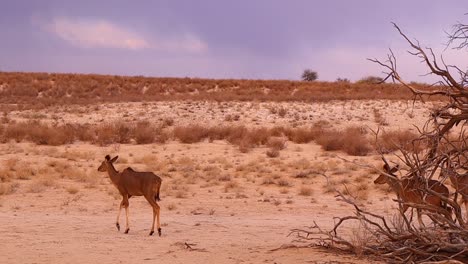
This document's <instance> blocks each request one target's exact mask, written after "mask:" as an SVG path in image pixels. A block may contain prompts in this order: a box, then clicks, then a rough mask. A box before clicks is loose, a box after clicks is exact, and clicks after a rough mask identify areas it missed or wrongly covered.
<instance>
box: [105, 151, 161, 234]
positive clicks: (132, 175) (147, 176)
mask: <svg viewBox="0 0 468 264" xmlns="http://www.w3.org/2000/svg"><path fill="white" fill-rule="evenodd" d="M117 158H118V156H116V157H114V158H112V159H111V158H110V156H109V155H107V156H106V157H105V159H104V161H103V162H102V163H101V166H99V168H98V171H101V172H105V171H107V173H108V174H109V177H110V179H111V181H112V183H113V184H114V186H115V187H116V188H117V190H118V191H119V193H120V194H121V195H122V202H121V203H120V207H119V212H118V214H117V221H116V223H115V225H116V226H117V229H118V230H120V224H119V218H120V212H121V210H122V207H123V208H125V215H126V229H125V234H127V233H128V231H129V230H130V226H129V220H128V206H129V202H128V199H129V198H130V197H132V196H144V197H145V199H146V200H147V201H148V203H149V204H150V205H151V206H152V207H153V225H152V226H151V232H150V233H149V235H150V236H151V235H153V233H154V222H155V220H157V228H158V234H159V236H161V225H160V223H159V213H160V207H159V205H158V203H157V201H159V191H160V189H161V182H162V180H161V178H160V177H159V176H157V175H156V174H154V173H152V172H138V171H134V170H133V169H132V168H127V169H125V170H123V171H122V172H118V171H117V170H116V169H115V168H114V165H113V164H112V163H114V162H115V161H116V160H117Z"/></svg>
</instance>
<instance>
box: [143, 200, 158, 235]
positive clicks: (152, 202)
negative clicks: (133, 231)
mask: <svg viewBox="0 0 468 264" xmlns="http://www.w3.org/2000/svg"><path fill="white" fill-rule="evenodd" d="M146 200H148V203H149V204H150V205H151V207H153V223H152V225H151V231H150V233H149V235H150V236H152V235H153V234H154V223H155V221H156V220H157V227H158V235H159V236H161V225H160V223H159V213H160V207H159V205H158V203H156V197H146Z"/></svg>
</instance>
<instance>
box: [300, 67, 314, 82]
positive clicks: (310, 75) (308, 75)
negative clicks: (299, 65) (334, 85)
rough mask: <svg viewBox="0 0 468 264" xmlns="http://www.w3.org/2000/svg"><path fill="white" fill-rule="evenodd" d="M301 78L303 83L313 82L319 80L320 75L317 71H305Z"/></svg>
mask: <svg viewBox="0 0 468 264" xmlns="http://www.w3.org/2000/svg"><path fill="white" fill-rule="evenodd" d="M301 78H302V80H303V81H306V82H313V81H315V80H317V79H318V74H317V72H316V71H312V70H311V69H305V70H304V72H303V73H302V76H301Z"/></svg>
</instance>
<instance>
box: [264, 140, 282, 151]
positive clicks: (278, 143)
mask: <svg viewBox="0 0 468 264" xmlns="http://www.w3.org/2000/svg"><path fill="white" fill-rule="evenodd" d="M267 147H269V148H271V149H276V150H283V149H285V148H286V139H284V138H282V137H271V138H269V139H268V142H267Z"/></svg>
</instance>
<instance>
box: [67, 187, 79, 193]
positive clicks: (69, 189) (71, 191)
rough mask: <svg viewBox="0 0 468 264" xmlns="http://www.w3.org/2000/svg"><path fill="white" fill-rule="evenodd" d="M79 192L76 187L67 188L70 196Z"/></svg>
mask: <svg viewBox="0 0 468 264" xmlns="http://www.w3.org/2000/svg"><path fill="white" fill-rule="evenodd" d="M78 191H79V189H78V188H76V187H68V188H67V192H68V193H69V194H77V193H78Z"/></svg>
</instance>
